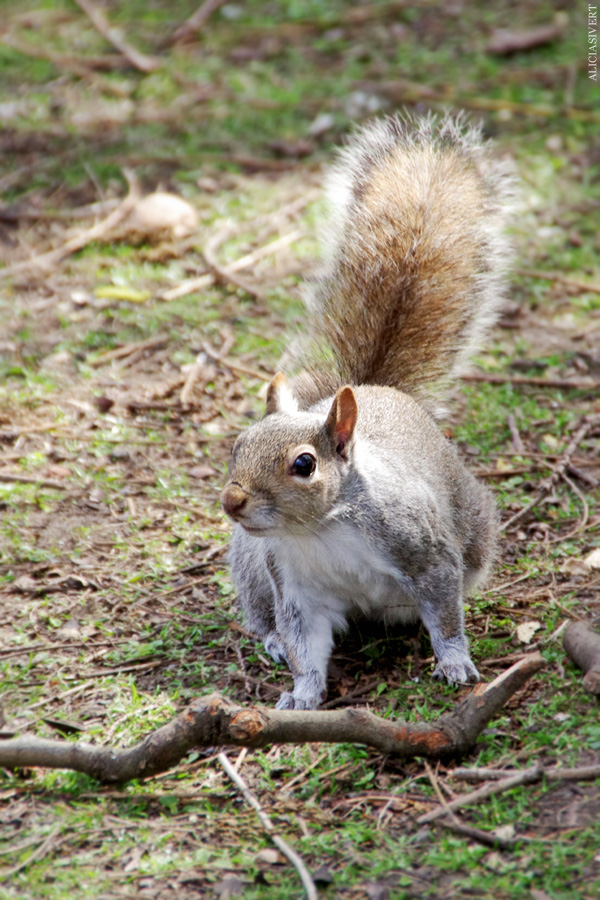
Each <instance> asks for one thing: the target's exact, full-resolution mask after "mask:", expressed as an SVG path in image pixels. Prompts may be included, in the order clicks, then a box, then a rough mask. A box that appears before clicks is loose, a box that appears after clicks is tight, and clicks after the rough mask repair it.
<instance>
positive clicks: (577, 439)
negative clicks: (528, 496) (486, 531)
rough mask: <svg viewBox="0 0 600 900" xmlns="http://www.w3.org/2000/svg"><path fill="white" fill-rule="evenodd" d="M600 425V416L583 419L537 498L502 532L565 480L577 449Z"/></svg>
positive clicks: (502, 529)
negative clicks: (566, 472)
mask: <svg viewBox="0 0 600 900" xmlns="http://www.w3.org/2000/svg"><path fill="white" fill-rule="evenodd" d="M599 423H600V415H591V416H584V417H583V419H582V421H581V425H580V426H579V428H578V429H577V431H576V432H575V434H574V435H573V437H572V438H571V440H570V442H569V445H568V446H567V449H566V450H565V452H564V453H563V454H562V455H561V456H560V457H559V458H558V461H557V462H556V464H555V465H554V466H553V468H552V471H551V473H550V475H548V476H547V477H546V478H544V479H543V481H542V482H541V483H540V486H539V488H538V489H537V491H536V492H535V496H534V497H533V499H532V500H530V502H529V503H528V504H527V506H524V507H523V509H521V510H519V512H518V513H515V514H514V516H511V517H510V519H508V521H506V522H504V523H503V525H502V526H501V528H500V530H501V531H507V530H508V529H509V528H511V527H512V526H513V525H515V524H516V523H517V522H520V521H521V519H523V518H524V517H525V516H526V515H527V513H529V512H531V510H532V509H534V508H535V507H536V506H537V505H538V503H540V501H541V500H543V499H544V497H546V495H547V494H549V493H550V492H551V491H552V488H553V487H554V486H555V485H556V484H558V482H559V481H560V479H561V478H564V474H565V471H566V469H567V467H568V466H569V464H570V462H571V457H572V456H573V454H574V453H575V450H576V449H577V447H578V446H579V444H580V443H581V442H582V441H583V440H585V438H586V437H587V435H588V433H589V432H590V431H592V429H593V428H595V427H596V426H597V425H598V424H599Z"/></svg>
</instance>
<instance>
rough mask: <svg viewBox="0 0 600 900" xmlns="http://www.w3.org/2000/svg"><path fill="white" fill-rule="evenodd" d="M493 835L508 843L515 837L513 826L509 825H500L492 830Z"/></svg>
mask: <svg viewBox="0 0 600 900" xmlns="http://www.w3.org/2000/svg"><path fill="white" fill-rule="evenodd" d="M493 833H494V834H495V835H496V837H497V838H500V840H502V841H510V840H511V838H514V836H515V826H514V825H510V824H509V825H500V826H499V827H498V828H494V832H493Z"/></svg>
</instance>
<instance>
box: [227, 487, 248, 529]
mask: <svg viewBox="0 0 600 900" xmlns="http://www.w3.org/2000/svg"><path fill="white" fill-rule="evenodd" d="M248 496H249V495H248V494H247V493H246V491H245V490H244V489H243V488H241V487H240V486H239V484H235V482H233V483H232V484H227V485H225V487H224V488H223V490H222V491H221V505H222V507H223V509H224V510H225V512H226V513H227V515H228V516H229V518H230V519H233V520H234V521H235V522H238V521H239V520H240V519H241V518H242V516H243V512H244V507H245V506H246V503H247V502H248Z"/></svg>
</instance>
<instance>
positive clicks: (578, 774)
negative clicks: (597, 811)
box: [450, 765, 600, 783]
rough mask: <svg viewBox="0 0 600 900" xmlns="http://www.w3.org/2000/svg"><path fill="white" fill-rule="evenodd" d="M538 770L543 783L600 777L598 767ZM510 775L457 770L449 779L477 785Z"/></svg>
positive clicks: (504, 770) (599, 766)
mask: <svg viewBox="0 0 600 900" xmlns="http://www.w3.org/2000/svg"><path fill="white" fill-rule="evenodd" d="M539 768H540V779H542V778H543V779H544V780H545V781H593V780H594V779H595V778H599V777H600V765H597V766H581V767H580V768H578V769H566V768H562V767H559V766H557V767H555V768H552V769H546V768H544V767H543V766H540V767H539ZM511 774H512V772H511V771H510V770H509V769H485V768H474V769H467V768H459V769H454V770H453V771H452V772H450V777H451V778H456V779H457V780H458V781H467V782H470V783H477V782H479V781H491V780H496V779H502V778H506V777H507V776H508V775H511Z"/></svg>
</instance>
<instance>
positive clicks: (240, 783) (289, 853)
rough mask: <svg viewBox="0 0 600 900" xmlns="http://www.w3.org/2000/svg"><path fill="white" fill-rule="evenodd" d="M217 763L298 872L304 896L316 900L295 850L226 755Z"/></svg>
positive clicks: (220, 757) (222, 755)
mask: <svg viewBox="0 0 600 900" xmlns="http://www.w3.org/2000/svg"><path fill="white" fill-rule="evenodd" d="M219 762H220V763H221V765H222V766H223V768H224V769H225V771H226V772H227V774H228V775H229V777H230V778H231V780H232V781H233V783H234V784H235V785H236V786H237V787H238V788H239V790H240V791H241V793H242V794H243V796H244V799H245V801H246V803H248V804H249V806H251V807H252V808H253V809H254V810H255V811H256V814H257V816H258V818H259V821H260V824H261V825H262V827H263V828H264V830H265V831H266V832H267V834H268V835H269V837H270V838H271V840H272V841H273V843H274V844H275V846H276V847H277V849H278V850H279V851H280V852H281V853H283V855H284V856H285V857H286V858H287V859H289V861H290V862H291V864H292V865H293V866H294V868H295V869H296V871H297V872H298V875H299V876H300V879H301V881H302V884H303V885H304V890H305V891H306V896H307V897H308V900H318V894H317V888H316V886H315V883H314V881H313V880H312V878H311V875H310V872H309V871H308V869H307V868H306V866H305V864H304V861H303V860H302V858H301V857H300V856H298V854H297V853H296V851H295V850H292V848H291V847H290V846H289V844H287V843H286V842H285V841H284V840H283V838H282V837H280V835H278V834H276V832H275V826H274V825H273V822H272V821H271V819H270V818H269V816H268V815H267V814H266V812H265V811H264V809H263V808H262V806H261V805H260V803H259V802H258V800H257V799H256V797H255V796H254V794H253V793H252V792H251V790H250V788H249V787H248V785H247V784H246V782H245V781H244V779H243V778H242V776H241V775H240V774H239V772H237V771H236V769H235V768H234V767H233V766H232V765H231V762H230V761H229V758H228V757H227V754H226V753H219Z"/></svg>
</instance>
